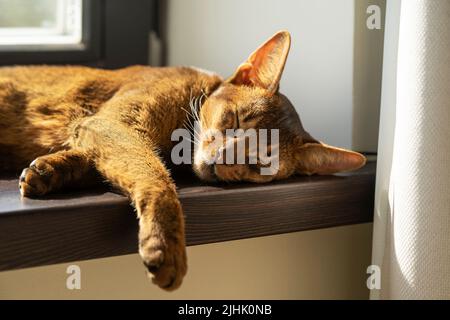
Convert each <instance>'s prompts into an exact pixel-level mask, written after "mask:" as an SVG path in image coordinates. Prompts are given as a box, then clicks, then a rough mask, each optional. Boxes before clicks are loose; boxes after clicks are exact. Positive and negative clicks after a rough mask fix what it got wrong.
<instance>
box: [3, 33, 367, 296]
mask: <svg viewBox="0 0 450 320" xmlns="http://www.w3.org/2000/svg"><path fill="white" fill-rule="evenodd" d="M289 47H290V35H289V33H288V32H286V31H281V32H278V33H276V34H275V35H274V36H272V37H271V38H270V39H269V40H268V41H266V42H265V43H264V44H263V45H262V46H260V47H259V48H258V49H257V50H256V51H255V52H254V53H252V54H251V55H250V57H249V58H248V59H247V61H245V62H244V63H242V64H241V65H240V66H239V67H238V68H237V70H236V71H235V73H234V74H233V75H232V76H231V77H230V78H228V79H226V80H223V79H222V78H221V77H219V76H218V75H216V74H213V73H210V72H205V71H202V70H200V69H195V68H186V67H175V68H173V67H167V68H152V67H147V66H133V67H129V68H124V69H120V70H115V71H110V70H99V69H92V68H87V67H75V66H62V67H60V66H24V67H21V66H17V67H4V68H0V112H1V114H0V166H1V168H2V170H3V169H4V170H6V169H9V170H14V169H18V168H24V167H26V168H25V169H24V170H23V171H22V174H21V176H20V179H19V181H20V182H19V188H20V191H21V194H22V195H23V196H25V197H36V196H42V195H45V194H47V193H50V192H54V191H56V190H59V189H61V188H63V187H64V186H68V185H75V184H77V185H83V184H84V183H86V184H87V183H89V182H90V181H91V180H92V177H93V176H94V175H95V174H96V173H100V174H101V175H102V176H103V177H104V178H105V179H107V180H108V181H109V182H110V183H112V184H113V185H115V186H116V187H118V188H120V189H121V190H122V191H123V193H124V194H126V195H127V196H128V197H129V198H130V200H131V202H132V204H133V205H134V207H135V208H136V211H137V215H138V218H139V227H140V231H139V253H140V255H141V257H142V259H143V261H144V264H145V266H146V267H147V269H148V273H149V275H150V276H151V277H152V281H153V282H154V283H155V284H157V285H158V286H160V287H161V288H164V289H167V290H173V289H176V288H177V287H179V286H180V284H181V282H182V279H183V276H184V275H185V274H186V251H185V235H184V220H183V212H182V208H181V206H180V202H179V200H178V198H177V191H176V186H175V184H174V181H173V180H172V178H171V176H170V174H169V172H168V170H167V168H166V164H165V163H168V162H170V158H169V159H168V158H167V157H166V158H165V157H164V155H167V154H170V151H171V149H172V147H173V146H174V142H173V141H172V140H171V134H172V132H173V131H174V130H176V129H177V128H183V127H185V126H186V123H187V121H190V119H189V118H190V117H191V116H192V114H191V113H190V112H189V111H186V109H185V108H186V106H188V105H189V104H190V103H191V101H192V97H200V96H205V97H206V98H205V99H203V100H202V103H201V106H199V110H194V112H198V118H199V121H200V126H199V128H200V129H199V130H200V132H196V134H198V141H197V145H198V146H199V147H198V150H197V151H196V152H197V153H200V155H202V153H205V150H207V148H208V146H210V145H211V143H212V139H211V137H209V136H208V135H205V134H203V133H204V132H207V131H208V130H209V129H215V130H218V131H222V132H223V131H225V129H230V128H235V129H236V128H241V129H250V128H253V129H260V128H265V129H278V130H279V141H278V145H277V148H278V150H279V151H278V152H279V166H278V170H277V171H276V172H275V173H274V174H272V175H262V174H261V173H260V171H259V170H258V169H259V168H260V167H261V166H263V164H261V163H259V162H257V163H256V164H252V165H250V164H234V165H233V164H218V163H211V162H209V161H206V160H205V157H204V156H197V155H195V156H194V163H193V169H194V171H195V172H196V174H197V175H198V176H199V177H200V178H201V179H204V180H207V181H211V180H219V181H220V180H224V181H237V180H242V181H252V182H268V181H271V180H275V179H283V178H287V177H289V176H291V175H294V174H308V175H310V174H332V173H335V172H340V171H348V170H354V169H357V168H360V167H361V166H363V165H364V163H365V158H364V156H362V155H361V154H359V153H356V152H352V151H348V150H343V149H339V148H334V147H331V146H327V145H325V144H323V143H321V142H319V141H317V140H316V139H314V138H313V137H312V136H311V135H309V134H308V133H307V132H306V131H305V130H304V129H303V127H302V124H301V122H300V119H299V117H298V115H297V113H296V111H295V109H294V107H293V106H292V105H291V103H290V102H289V100H288V99H287V98H286V97H285V96H284V95H282V94H281V93H280V92H279V90H278V88H279V82H280V78H281V74H282V71H283V68H284V65H285V62H286V58H287V55H288V52H289ZM197 101H200V100H197ZM216 143H217V141H216ZM208 150H211V148H209V149H208ZM208 152H209V151H208ZM212 152H213V153H214V152H218V148H212ZM213 156H214V155H213ZM30 161H32V162H31V164H30Z"/></svg>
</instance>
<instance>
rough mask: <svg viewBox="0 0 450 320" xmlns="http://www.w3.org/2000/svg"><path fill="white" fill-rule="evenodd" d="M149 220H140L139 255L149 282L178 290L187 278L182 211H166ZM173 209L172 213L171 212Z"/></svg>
mask: <svg viewBox="0 0 450 320" xmlns="http://www.w3.org/2000/svg"><path fill="white" fill-rule="evenodd" d="M165 209H166V210H167V209H169V211H166V210H164V211H166V212H159V211H162V210H158V209H156V212H155V214H156V216H153V218H151V219H149V218H147V217H145V216H144V217H141V219H140V223H139V224H140V231H139V254H140V255H141V257H142V260H143V262H144V265H145V266H146V268H147V271H148V275H149V276H150V278H151V280H152V282H153V283H154V284H156V285H158V286H159V287H161V288H162V289H165V290H168V291H172V290H175V289H177V288H178V287H179V286H180V285H181V283H182V281H183V277H184V276H185V275H186V271H187V261H186V245H185V240H184V223H183V220H182V219H183V216H182V212H181V208H179V204H178V203H176V204H175V208H167V207H166V208H165ZM173 209H175V210H173Z"/></svg>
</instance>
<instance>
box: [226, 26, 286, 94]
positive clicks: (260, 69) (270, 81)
mask: <svg viewBox="0 0 450 320" xmlns="http://www.w3.org/2000/svg"><path fill="white" fill-rule="evenodd" d="M290 46H291V35H290V34H289V32H287V31H279V32H277V33H276V34H275V35H273V36H272V38H270V39H269V40H267V41H266V42H265V43H264V44H263V45H261V46H260V47H259V48H258V49H256V51H254V52H253V53H252V54H251V55H250V57H249V58H248V59H247V61H245V62H244V63H242V64H241V65H240V66H239V67H238V68H237V70H236V72H235V73H234V74H233V75H232V76H231V77H230V78H229V79H228V80H227V82H229V83H233V84H236V85H247V86H258V87H262V88H264V89H267V90H268V91H269V92H270V93H275V92H276V91H277V90H278V85H279V82H280V79H281V74H282V73H283V69H284V65H285V63H286V59H287V56H288V53H289V48H290Z"/></svg>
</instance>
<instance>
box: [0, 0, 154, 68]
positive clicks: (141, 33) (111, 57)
mask: <svg viewBox="0 0 450 320" xmlns="http://www.w3.org/2000/svg"><path fill="white" fill-rule="evenodd" d="M124 13H126V14H124ZM155 17H156V0H127V1H124V0H0V66H1V65H17V64H43V63H44V64H84V65H90V66H95V67H102V68H119V67H124V66H128V65H133V64H148V61H149V50H148V49H149V32H150V30H151V27H152V25H153V23H154V22H155Z"/></svg>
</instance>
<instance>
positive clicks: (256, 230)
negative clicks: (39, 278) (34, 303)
mask: <svg viewBox="0 0 450 320" xmlns="http://www.w3.org/2000/svg"><path fill="white" fill-rule="evenodd" d="M375 167H376V163H375V162H369V163H368V164H367V165H366V166H365V167H364V168H362V169H360V170H358V171H355V172H351V173H346V174H340V175H335V176H313V177H294V178H291V179H288V180H284V181H278V182H275V183H270V184H265V185H255V184H233V185H231V184H229V185H202V184H201V183H200V182H198V181H196V180H195V179H189V181H188V182H187V181H186V180H180V181H178V183H177V184H178V186H179V195H180V200H181V202H182V205H183V209H184V212H185V215H186V237H187V243H188V245H198V244H205V243H211V242H219V241H226V240H233V239H242V238H250V237H257V236H264V235H273V234H280V233H288V232H295V231H302V230H311V229H318V228H326V227H333V226H341V225H349V224H356V223H364V222H370V221H372V219H373V200H374V186H375ZM17 185H18V181H17V178H16V177H10V178H7V177H3V178H1V179H0V270H10V269H18V268H25V267H32V266H39V265H46V264H53V263H62V262H69V261H76V260H86V259H93V258H101V257H108V256H116V255H122V254H129V253H135V252H137V220H136V218H135V214H134V213H133V210H132V209H131V207H130V206H129V204H128V200H127V199H126V198H125V197H123V196H121V195H118V194H115V193H112V192H109V191H108V189H107V188H104V189H96V190H91V191H83V192H82V191H71V192H67V193H61V194H56V195H52V196H48V197H46V198H45V199H28V198H22V197H21V196H20V194H19V191H18V188H17ZM281 249H282V248H280V250H281Z"/></svg>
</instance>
